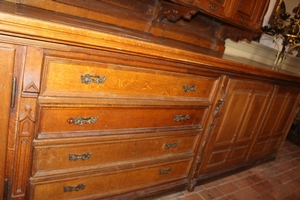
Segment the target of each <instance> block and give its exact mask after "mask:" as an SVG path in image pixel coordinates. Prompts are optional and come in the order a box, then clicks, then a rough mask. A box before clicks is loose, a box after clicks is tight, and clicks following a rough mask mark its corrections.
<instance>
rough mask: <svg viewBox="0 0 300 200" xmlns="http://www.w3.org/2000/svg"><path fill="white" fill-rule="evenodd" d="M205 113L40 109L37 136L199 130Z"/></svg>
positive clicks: (167, 109)
mask: <svg viewBox="0 0 300 200" xmlns="http://www.w3.org/2000/svg"><path fill="white" fill-rule="evenodd" d="M204 112H205V108H202V107H200V108H199V107H192V108H181V107H180V108H176V107H162V108H161V107H151V106H149V107H115V106H111V107H94V108H81V107H42V108H41V110H40V126H39V133H40V134H41V135H40V136H41V137H47V134H49V135H48V136H49V137H63V136H64V135H63V134H65V135H66V136H67V134H68V133H70V134H71V135H72V136H80V135H79V133H78V131H79V132H80V131H81V132H82V131H87V130H89V131H91V132H92V130H94V131H98V132H99V131H108V130H109V131H110V132H111V131H114V130H116V131H117V130H120V129H134V128H139V129H141V128H151V127H153V128H157V127H170V126H191V125H194V126H199V127H200V124H201V122H202V118H203V115H204ZM76 131H77V132H76ZM67 132H68V133H67ZM91 132H86V134H87V135H88V134H92V133H91ZM76 133H78V134H77V135H76Z"/></svg>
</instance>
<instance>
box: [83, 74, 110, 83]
mask: <svg viewBox="0 0 300 200" xmlns="http://www.w3.org/2000/svg"><path fill="white" fill-rule="evenodd" d="M106 78H107V76H97V75H90V74H85V75H83V76H81V82H82V83H85V84H90V83H96V84H103V83H104V82H105V80H106Z"/></svg>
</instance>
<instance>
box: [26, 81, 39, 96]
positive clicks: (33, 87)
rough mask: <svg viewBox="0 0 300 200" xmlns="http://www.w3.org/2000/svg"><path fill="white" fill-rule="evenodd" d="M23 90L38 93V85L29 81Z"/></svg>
mask: <svg viewBox="0 0 300 200" xmlns="http://www.w3.org/2000/svg"><path fill="white" fill-rule="evenodd" d="M24 92H34V93H38V92H39V89H38V87H37V86H36V85H35V84H34V82H31V83H30V84H29V85H28V86H27V87H26V88H25V89H24Z"/></svg>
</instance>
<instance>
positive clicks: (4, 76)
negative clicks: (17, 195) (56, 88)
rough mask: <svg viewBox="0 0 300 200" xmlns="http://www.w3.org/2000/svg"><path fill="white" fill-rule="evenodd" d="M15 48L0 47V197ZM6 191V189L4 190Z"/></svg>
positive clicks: (0, 194) (1, 193) (3, 173)
mask: <svg viewBox="0 0 300 200" xmlns="http://www.w3.org/2000/svg"><path fill="white" fill-rule="evenodd" d="M15 51H16V50H15V48H14V46H12V45H7V46H6V45H2V46H1V47H0V60H1V62H0V77H1V78H0V93H1V104H0V111H1V112H0V197H2V196H3V194H4V191H3V189H4V179H5V178H6V176H5V163H6V147H7V138H8V126H9V117H10V106H11V105H10V102H11V92H12V77H13V70H14V62H15ZM6 192H7V191H6Z"/></svg>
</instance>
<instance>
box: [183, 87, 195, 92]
mask: <svg viewBox="0 0 300 200" xmlns="http://www.w3.org/2000/svg"><path fill="white" fill-rule="evenodd" d="M197 88H198V86H195V85H184V86H183V91H185V92H188V91H191V92H195V91H196V90H197Z"/></svg>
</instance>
